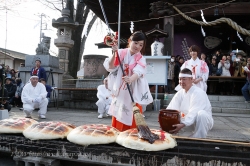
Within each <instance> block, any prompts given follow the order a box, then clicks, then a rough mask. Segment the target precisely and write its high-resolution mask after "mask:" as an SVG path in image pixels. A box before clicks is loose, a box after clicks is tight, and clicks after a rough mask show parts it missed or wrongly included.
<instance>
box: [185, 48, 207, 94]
mask: <svg viewBox="0 0 250 166" xmlns="http://www.w3.org/2000/svg"><path fill="white" fill-rule="evenodd" d="M189 53H190V56H191V59H190V60H188V61H186V62H185V63H184V64H183V65H182V66H181V70H182V69H184V68H188V69H190V70H191V71H192V75H193V80H194V82H193V83H194V84H195V85H196V86H198V87H200V88H201V89H202V90H204V91H205V92H206V91H207V79H208V75H209V69H208V66H207V63H206V62H204V61H203V60H200V59H199V58H198V55H199V54H200V48H199V47H198V46H196V45H192V46H191V47H190V48H189Z"/></svg>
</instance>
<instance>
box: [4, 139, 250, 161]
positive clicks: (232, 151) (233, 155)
mask: <svg viewBox="0 0 250 166" xmlns="http://www.w3.org/2000/svg"><path fill="white" fill-rule="evenodd" d="M177 143H178V146H177V147H175V148H173V149H168V150H163V151H157V152H145V151H138V150H132V149H128V148H125V147H122V146H120V145H118V144H115V143H113V144H108V145H89V146H80V145H76V144H74V143H71V142H68V141H67V140H38V141H31V140H29V139H27V138H25V137H24V136H23V135H9V134H0V151H2V152H11V153H12V155H15V156H39V157H49V158H55V159H61V160H74V161H80V162H86V163H98V164H103V165H138V166H147V165H148V166H163V165H166V166H171V165H172V166H175V165H197V164H201V163H208V165H221V164H223V163H224V164H234V165H246V166H248V165H250V158H249V156H250V146H241V145H232V144H225V143H211V142H205V141H192V140H182V139H177Z"/></svg>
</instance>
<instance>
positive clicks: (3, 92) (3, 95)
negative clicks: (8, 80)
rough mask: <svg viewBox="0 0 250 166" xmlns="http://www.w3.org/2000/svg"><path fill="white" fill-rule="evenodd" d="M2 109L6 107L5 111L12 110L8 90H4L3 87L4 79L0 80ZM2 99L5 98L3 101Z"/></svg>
mask: <svg viewBox="0 0 250 166" xmlns="http://www.w3.org/2000/svg"><path fill="white" fill-rule="evenodd" d="M0 97H1V98H0V107H1V108H2V106H3V107H4V109H7V110H8V111H10V110H11V107H10V105H9V102H8V99H7V97H8V92H7V89H6V88H3V86H2V79H1V78H0ZM2 97H4V98H3V99H2Z"/></svg>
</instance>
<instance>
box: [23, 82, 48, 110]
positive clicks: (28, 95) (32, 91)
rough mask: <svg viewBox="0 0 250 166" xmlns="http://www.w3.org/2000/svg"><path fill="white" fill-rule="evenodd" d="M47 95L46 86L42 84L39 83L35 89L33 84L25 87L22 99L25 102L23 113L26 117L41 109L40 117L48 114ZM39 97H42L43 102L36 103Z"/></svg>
mask: <svg viewBox="0 0 250 166" xmlns="http://www.w3.org/2000/svg"><path fill="white" fill-rule="evenodd" d="M47 93H48V92H47V91H46V88H45V86H44V85H43V84H42V83H40V82H38V83H37V85H36V86H35V87H33V86H32V84H31V83H28V84H26V85H25V86H24V87H23V91H22V97H21V99H22V102H23V111H24V112H25V113H26V115H27V114H29V115H30V114H31V113H32V111H33V110H34V109H35V108H39V109H40V110H39V112H38V113H39V114H40V115H45V114H46V112H47V106H48V100H47V98H46V96H47ZM38 97H41V98H42V100H41V102H40V103H35V102H34V100H35V99H36V98H38ZM32 100H33V102H32Z"/></svg>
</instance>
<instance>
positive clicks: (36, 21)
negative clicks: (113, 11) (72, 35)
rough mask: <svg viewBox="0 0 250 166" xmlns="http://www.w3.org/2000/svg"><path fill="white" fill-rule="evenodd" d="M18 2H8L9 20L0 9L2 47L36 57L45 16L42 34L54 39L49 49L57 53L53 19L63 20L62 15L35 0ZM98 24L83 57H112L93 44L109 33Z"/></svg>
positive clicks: (105, 50) (89, 37) (103, 25)
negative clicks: (99, 55) (41, 17)
mask: <svg viewBox="0 0 250 166" xmlns="http://www.w3.org/2000/svg"><path fill="white" fill-rule="evenodd" d="M15 1H16V0H6V3H7V8H8V9H9V10H7V21H6V10H0V34H1V37H0V47H1V48H5V44H6V48H7V49H9V50H13V51H17V52H22V53H26V54H30V55H35V54H36V52H35V50H36V48H37V45H38V43H39V38H40V22H41V19H40V15H41V14H42V13H43V14H45V15H46V17H43V23H44V24H43V29H45V28H46V26H45V23H47V30H43V33H44V34H45V36H49V37H51V45H50V49H51V50H52V52H55V53H58V49H57V47H56V46H55V45H54V39H55V38H57V36H56V29H55V28H53V27H52V19H57V18H59V17H61V13H60V12H59V11H58V10H52V9H50V8H48V7H46V6H44V5H42V4H41V3H40V2H37V1H34V0H19V1H21V3H20V4H16V3H15ZM0 6H5V0H0ZM96 23H97V25H93V27H92V30H91V32H90V34H88V39H87V42H86V45H85V51H84V55H87V54H101V55H107V56H108V55H110V54H111V49H98V48H97V46H95V45H94V44H95V43H99V42H102V41H103V38H104V36H105V35H106V34H107V30H106V25H105V24H104V23H103V24H100V21H96ZM6 25H7V38H6ZM6 39H7V40H6ZM6 41H7V42H6ZM51 54H52V53H51ZM52 55H53V54H52Z"/></svg>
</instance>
